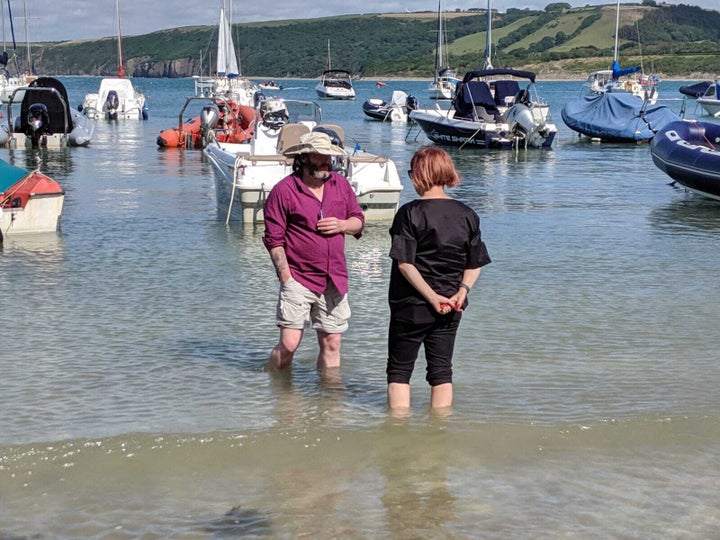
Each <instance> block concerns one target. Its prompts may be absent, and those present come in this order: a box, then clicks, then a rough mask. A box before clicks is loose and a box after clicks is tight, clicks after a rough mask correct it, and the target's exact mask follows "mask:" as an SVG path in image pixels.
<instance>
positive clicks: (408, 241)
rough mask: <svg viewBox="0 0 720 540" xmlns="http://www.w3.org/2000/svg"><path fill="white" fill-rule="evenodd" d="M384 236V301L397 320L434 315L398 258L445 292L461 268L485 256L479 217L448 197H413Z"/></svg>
mask: <svg viewBox="0 0 720 540" xmlns="http://www.w3.org/2000/svg"><path fill="white" fill-rule="evenodd" d="M390 236H391V238H392V245H391V247H390V257H392V259H393V263H392V271H391V273H390V290H389V301H390V311H391V313H392V316H393V317H394V318H395V319H397V320H404V321H409V322H418V323H419V322H432V321H433V320H434V319H435V318H437V317H438V316H440V315H439V314H437V313H436V312H435V310H433V309H432V306H431V305H430V304H429V303H428V302H427V300H425V298H423V296H422V295H421V294H420V293H419V292H418V291H417V289H415V287H413V286H412V285H411V284H410V282H409V281H408V280H407V279H405V276H403V275H402V273H401V272H400V270H399V269H398V262H406V263H411V264H413V265H415V267H416V268H417V269H418V271H419V272H420V274H421V275H422V277H423V278H424V279H425V281H427V283H428V285H430V287H431V288H432V289H433V290H434V291H435V292H437V293H438V294H441V295H443V296H447V297H450V296H452V295H454V294H455V293H456V292H457V290H458V286H459V285H460V283H461V282H462V276H463V272H464V271H465V270H466V269H468V268H479V267H481V266H484V265H486V264H488V263H489V262H490V256H489V255H488V252H487V248H486V247H485V243H484V242H483V241H482V238H481V233H480V218H479V217H478V215H477V214H476V213H475V211H474V210H473V209H472V208H470V207H469V206H467V205H465V204H463V203H461V202H460V201H456V200H454V199H417V200H414V201H412V202H409V203H407V204H405V205H403V206H402V207H401V208H400V209H399V210H398V212H397V214H396V215H395V219H394V220H393V224H392V227H391V228H390ZM452 313H456V312H452ZM457 315H459V314H457Z"/></svg>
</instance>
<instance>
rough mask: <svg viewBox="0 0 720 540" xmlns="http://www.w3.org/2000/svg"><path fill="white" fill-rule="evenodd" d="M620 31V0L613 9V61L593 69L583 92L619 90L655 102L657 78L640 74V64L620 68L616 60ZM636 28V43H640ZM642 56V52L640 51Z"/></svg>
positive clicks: (593, 93) (595, 92)
mask: <svg viewBox="0 0 720 540" xmlns="http://www.w3.org/2000/svg"><path fill="white" fill-rule="evenodd" d="M619 33H620V0H617V5H616V9H615V44H614V48H613V63H612V66H611V67H610V69H601V70H599V71H593V72H592V73H590V74H589V75H588V78H587V81H585V84H584V85H583V93H584V94H587V95H596V94H604V93H605V92H615V93H618V92H621V93H624V94H632V95H634V96H636V97H638V98H640V99H641V100H643V101H648V102H650V103H651V104H654V103H656V102H657V97H658V96H657V88H656V83H657V78H655V77H650V76H646V75H644V74H642V64H641V65H639V66H633V67H630V68H621V67H620V63H619V61H618V50H619V49H618V37H619ZM639 36H640V32H639V29H638V43H640V39H639ZM641 56H642V52H641ZM637 72H641V76H640V78H629V77H628V75H632V74H634V73H637Z"/></svg>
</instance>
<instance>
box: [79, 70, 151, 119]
mask: <svg viewBox="0 0 720 540" xmlns="http://www.w3.org/2000/svg"><path fill="white" fill-rule="evenodd" d="M82 110H83V112H85V114H87V115H88V117H89V118H93V119H97V118H101V119H102V118H104V119H106V120H120V119H128V120H146V119H147V117H148V112H147V108H146V107H145V96H144V95H143V94H141V93H140V92H138V91H137V90H135V88H134V87H133V85H132V82H131V81H130V79H125V78H120V77H105V78H104V79H103V80H102V81H100V89H99V90H98V91H97V92H90V93H88V94H85V99H83V103H82Z"/></svg>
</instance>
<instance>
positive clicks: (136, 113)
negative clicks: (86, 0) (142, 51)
mask: <svg viewBox="0 0 720 540" xmlns="http://www.w3.org/2000/svg"><path fill="white" fill-rule="evenodd" d="M115 14H116V18H117V45H118V75H117V77H105V78H104V79H103V80H102V81H100V89H99V90H98V91H97V92H90V93H87V94H85V98H84V99H83V102H82V105H81V107H82V110H83V111H84V112H85V113H86V114H87V116H88V117H89V118H92V119H96V118H105V119H107V120H118V119H130V120H147V117H148V111H147V107H146V106H145V96H144V95H143V94H141V93H140V92H138V91H137V90H135V87H134V86H133V85H132V82H131V81H130V79H126V78H125V66H124V65H123V55H122V32H121V30H120V0H115Z"/></svg>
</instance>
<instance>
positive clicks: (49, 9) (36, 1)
mask: <svg viewBox="0 0 720 540" xmlns="http://www.w3.org/2000/svg"><path fill="white" fill-rule="evenodd" d="M555 1H558V0H513V1H512V2H508V1H504V2H500V1H499V0H493V1H492V7H493V9H498V10H500V11H505V10H506V9H507V7H514V8H517V9H525V8H529V9H544V8H545V6H547V5H548V4H550V3H554V2H555ZM656 1H658V3H660V0H656ZM225 2H226V5H231V7H232V21H233V22H234V23H244V22H259V21H269V20H281V19H313V18H319V17H328V16H334V15H347V14H358V13H391V12H396V13H397V12H405V11H435V10H437V0H401V1H394V0H361V1H360V2H353V1H350V2H348V1H340V0H302V1H300V0H265V1H257V0H255V1H248V0H244V1H240V0H225ZM640 2H641V0H634V1H633V2H627V0H621V3H623V4H625V3H636V4H637V3H640ZM222 3H223V0H170V1H169V2H168V3H165V2H161V1H157V0H154V1H153V0H120V22H121V30H122V34H123V35H141V34H149V33H150V32H154V31H156V30H164V29H168V28H178V27H182V26H196V25H201V26H214V25H216V24H217V22H218V18H219V14H220V7H221V6H222ZM567 3H569V4H570V5H571V6H573V7H580V6H586V5H599V4H612V3H614V2H613V0H580V1H572V0H570V1H567ZM665 3H667V4H690V5H696V6H700V7H703V8H706V9H716V10H718V9H720V0H667V1H666V2H665ZM0 4H1V5H2V13H3V18H2V29H3V36H2V37H3V39H4V41H5V42H11V41H12V40H11V32H10V23H9V20H10V19H9V17H8V13H7V12H8V8H7V1H0ZM268 5H270V6H272V7H271V8H270V9H268ZM10 6H11V8H12V15H13V17H12V20H13V26H14V29H15V39H16V42H17V43H25V41H26V28H27V36H29V41H30V42H34V41H64V40H73V39H89V38H102V37H114V36H116V26H117V19H116V17H115V1H113V0H54V1H53V0H23V1H20V0H10ZM486 6H487V2H485V1H483V0H480V1H477V0H476V1H471V0H443V7H444V9H445V10H446V11H454V10H456V9H461V10H467V9H469V8H484V7H486ZM360 7H362V9H363V11H361V10H360V9H359V8H360ZM26 10H27V17H26V16H25V11H26ZM103 14H104V16H103Z"/></svg>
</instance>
